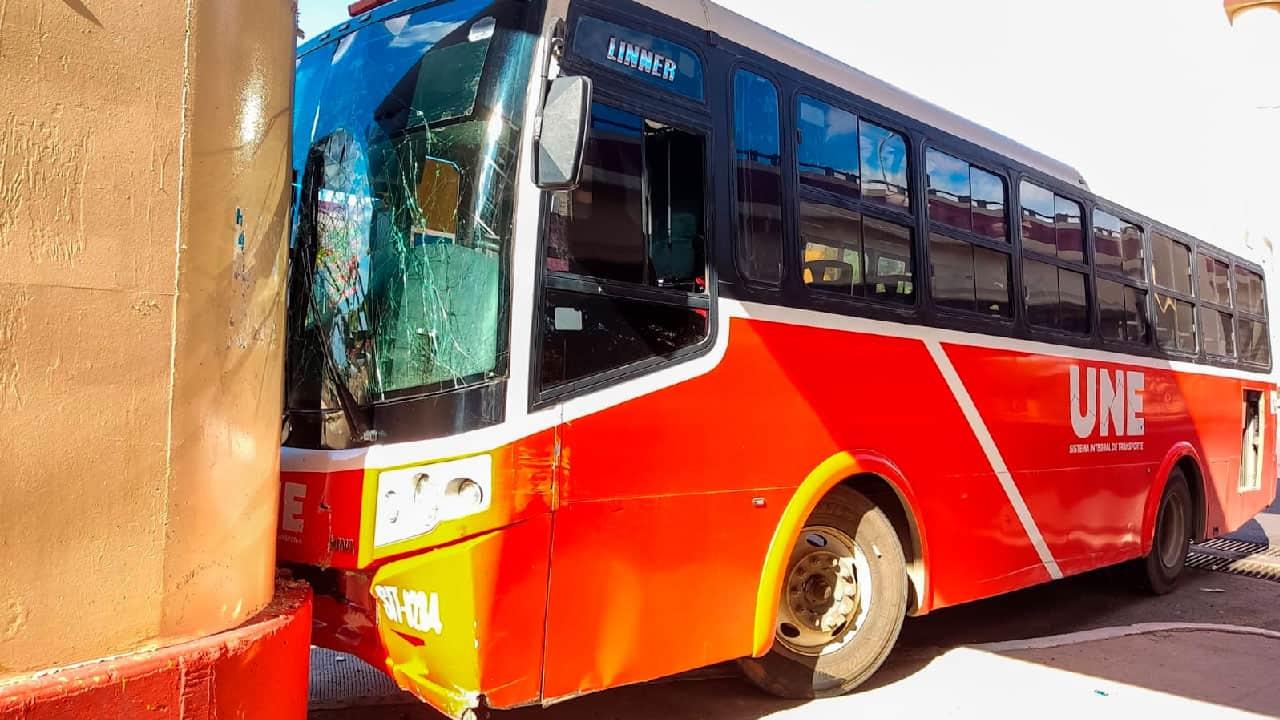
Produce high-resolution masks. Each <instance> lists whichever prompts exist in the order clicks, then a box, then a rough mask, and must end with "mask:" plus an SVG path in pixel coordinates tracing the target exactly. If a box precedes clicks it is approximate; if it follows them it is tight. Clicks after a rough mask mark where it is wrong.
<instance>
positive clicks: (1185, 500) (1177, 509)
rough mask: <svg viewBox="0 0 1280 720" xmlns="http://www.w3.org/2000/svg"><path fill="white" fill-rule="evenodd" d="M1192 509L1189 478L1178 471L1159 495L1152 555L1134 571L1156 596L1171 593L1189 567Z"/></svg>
mask: <svg viewBox="0 0 1280 720" xmlns="http://www.w3.org/2000/svg"><path fill="white" fill-rule="evenodd" d="M1192 507H1193V505H1192V502H1191V488H1190V486H1189V485H1188V484H1187V477H1186V475H1184V474H1183V472H1182V470H1181V469H1179V468H1175V469H1174V470H1173V472H1171V473H1169V481H1168V482H1167V483H1165V488H1164V494H1163V495H1161V496H1160V507H1159V508H1158V509H1157V511H1156V527H1155V531H1154V535H1153V537H1152V540H1151V552H1150V553H1149V554H1148V555H1147V556H1146V557H1145V558H1143V559H1142V560H1140V561H1139V564H1138V565H1137V567H1136V568H1135V569H1137V570H1138V571H1139V580H1140V582H1141V584H1142V586H1143V587H1144V588H1146V589H1147V590H1149V591H1151V592H1152V593H1154V594H1156V595H1167V594H1168V593H1170V592H1172V591H1173V589H1174V588H1175V587H1176V586H1177V584H1178V579H1179V578H1180V577H1182V571H1183V570H1184V569H1185V568H1186V564H1187V552H1188V551H1189V550H1190V548H1191V533H1192V532H1193V530H1192V528H1193V527H1194V523H1193V521H1192Z"/></svg>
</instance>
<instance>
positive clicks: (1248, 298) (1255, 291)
mask: <svg viewBox="0 0 1280 720" xmlns="http://www.w3.org/2000/svg"><path fill="white" fill-rule="evenodd" d="M1236 308H1237V309H1239V310H1243V311H1244V312H1247V313H1252V314H1254V315H1262V314H1263V313H1264V312H1266V286H1265V285H1264V283H1263V280H1262V276H1261V275H1259V274H1258V273H1255V272H1252V271H1249V270H1246V269H1244V268H1241V267H1237V268H1236Z"/></svg>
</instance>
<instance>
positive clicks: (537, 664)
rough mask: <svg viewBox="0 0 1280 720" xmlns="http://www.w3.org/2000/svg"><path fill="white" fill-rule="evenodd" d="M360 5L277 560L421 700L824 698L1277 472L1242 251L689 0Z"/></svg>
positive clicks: (330, 39) (325, 41) (327, 102)
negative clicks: (944, 626) (963, 621)
mask: <svg viewBox="0 0 1280 720" xmlns="http://www.w3.org/2000/svg"><path fill="white" fill-rule="evenodd" d="M366 5H373V6H375V7H372V8H368V7H366V8H362V12H363V13H364V14H361V15H359V16H358V17H356V18H354V19H353V20H352V21H350V22H349V23H347V24H345V25H343V26H340V27H338V28H335V29H334V30H332V31H330V32H329V33H327V34H325V35H323V36H320V37H318V38H316V39H315V40H313V41H312V42H310V43H308V44H307V45H305V46H304V47H303V48H301V49H300V52H299V55H300V57H299V61H298V71H297V73H298V74H297V90H296V107H295V118H294V128H295V136H296V139H295V145H294V167H295V172H296V183H295V187H296V193H295V200H296V202H295V213H294V217H295V220H294V222H295V229H294V235H293V243H292V271H291V272H292V278H291V283H290V292H289V312H288V316H289V322H288V338H289V340H288V343H289V355H288V358H289V359H288V377H287V408H288V413H287V418H286V428H285V443H284V444H285V448H284V451H283V458H282V464H283V468H282V492H283V516H282V518H281V523H280V543H279V555H280V558H281V561H282V562H283V563H285V564H287V565H289V566H291V567H292V568H293V569H294V571H295V572H296V574H297V575H298V576H300V577H303V578H306V579H307V580H308V581H310V582H311V583H312V584H313V585H314V587H315V589H316V593H317V601H316V611H315V612H316V642H317V643H319V644H323V645H327V646H329V647H333V648H337V649H340V650H346V651H349V652H352V653H355V654H357V655H359V656H361V657H363V658H365V659H367V660H368V661H370V662H371V663H373V664H375V665H377V666H378V667H381V668H384V669H385V670H386V671H387V672H388V673H390V674H391V675H392V676H394V678H395V679H396V680H397V681H398V683H399V684H400V685H401V686H403V687H405V688H407V689H408V690H411V691H412V692H414V693H416V694H417V695H418V697H420V698H422V699H423V700H425V701H426V702H429V703H431V704H432V705H434V706H436V707H437V708H439V709H441V710H443V711H444V712H446V713H448V714H450V715H452V716H454V717H463V716H469V715H474V714H475V713H477V712H480V711H483V710H484V709H486V708H510V707H516V706H521V705H528V704H538V703H542V704H549V703H553V702H556V701H558V700H562V699H566V698H571V697H574V696H577V695H580V694H582V693H587V692H591V691H595V690H600V689H604V688H610V687H615V686H619V685H623V684H627V683H636V682H641V681H645V680H649V679H652V678H656V677H659V676H664V675H668V674H671V673H676V672H679V671H683V670H686V669H689V668H695V667H699V666H705V665H708V664H711V663H716V662H720V661H725V660H731V659H741V665H742V666H743V668H744V669H745V671H746V674H747V676H748V677H749V678H750V679H751V680H753V681H754V682H756V683H757V684H759V685H760V686H761V687H762V688H764V689H766V690H768V691H771V692H774V693H777V694H779V695H783V696H788V697H815V696H823V695H831V694H837V693H843V692H846V691H849V690H851V689H853V688H854V687H856V686H857V685H858V684H859V683H861V682H862V681H863V680H865V679H866V678H867V677H869V676H870V675H871V674H872V673H873V672H874V671H875V670H876V668H877V667H878V666H879V665H880V664H881V662H882V661H883V660H884V658H885V657H886V655H887V654H888V653H889V651H890V649H891V648H892V646H893V644H894V642H895V639H896V637H897V635H898V632H899V630H900V628H901V626H902V622H903V618H904V616H907V615H923V614H925V613H929V612H931V611H934V610H937V609H939V608H944V607H948V606H952V605H956V604H959V603H965V602H969V601H973V600H977V599H980V598H986V597H990V596H993V595H997V594H1000V593H1005V592H1009V591H1011V590H1016V589H1019V588H1024V587H1027V586H1029V585H1034V584H1036V583H1042V582H1047V581H1049V580H1053V579H1056V578H1061V577H1064V576H1067V575H1073V574H1076V573H1081V572H1084V571H1087V570H1091V569H1094V568H1099V567H1102V566H1107V565H1112V564H1119V563H1129V564H1130V566H1131V567H1132V568H1133V569H1134V572H1135V574H1136V575H1137V576H1139V577H1140V578H1142V579H1144V580H1145V582H1146V583H1147V584H1148V585H1150V586H1151V587H1152V588H1153V589H1154V590H1156V591H1158V592H1165V591H1168V590H1169V589H1170V588H1171V587H1172V586H1173V584H1174V582H1175V581H1176V580H1177V579H1178V576H1179V574H1180V573H1181V572H1182V568H1183V560H1184V556H1185V554H1186V550H1187V545H1188V541H1189V540H1192V539H1198V538H1207V537H1212V536H1215V535H1218V534H1220V533H1224V532H1228V531H1230V530H1232V529H1234V528H1236V527H1238V526H1239V525H1241V524H1242V523H1243V522H1244V521H1246V520H1247V519H1248V518H1250V517H1251V516H1253V515H1254V514H1255V513H1256V512H1257V511H1259V510H1260V509H1262V508H1263V507H1265V506H1266V505H1267V504H1268V503H1269V501H1270V500H1271V499H1272V498H1274V497H1275V495H1276V480H1275V478H1276V444H1275V433H1274V428H1275V423H1276V415H1275V402H1276V395H1275V393H1276V385H1275V383H1274V382H1273V380H1272V378H1271V375H1270V370H1271V356H1270V342H1269V330H1268V323H1267V301H1266V297H1267V293H1266V289H1265V281H1264V277H1263V272H1262V269H1261V268H1260V266H1258V265H1256V264H1254V263H1251V262H1249V261H1248V260H1246V259H1244V258H1241V257H1237V256H1235V255H1232V254H1230V253H1228V252H1224V251H1222V250H1220V249H1218V248H1215V247H1213V246H1211V245H1209V244H1208V243H1205V242H1201V241H1200V240H1198V239H1197V238H1194V237H1190V236H1188V235H1187V234H1185V233H1182V232H1179V231H1177V230H1175V229H1173V228H1170V227H1168V226H1165V225H1162V224H1160V223H1159V222H1157V221H1155V220H1152V219H1151V218H1148V217H1144V216H1143V215H1141V214H1139V213H1136V212H1133V211H1131V210H1128V209H1126V208H1124V207H1121V206H1119V205H1117V204H1115V203H1112V202H1109V201H1107V200H1104V199H1102V198H1099V197H1097V196H1095V195H1094V194H1093V193H1091V192H1090V191H1089V189H1088V187H1087V185H1086V184H1085V182H1084V181H1083V179H1082V178H1081V176H1080V174H1079V173H1078V172H1076V171H1074V170H1073V169H1071V168H1070V167H1068V166H1066V165H1064V164H1062V163H1060V162H1057V161H1054V160H1052V159H1050V158H1048V157H1045V156H1043V155H1040V154H1038V153H1035V152H1033V151H1031V150H1029V149H1027V148H1025V147H1022V146H1020V145H1018V144H1016V143H1014V142H1012V141H1010V140H1008V139H1006V138H1004V137H1001V136H999V135H997V134H995V133H993V132H991V131H989V130H986V129H983V128H982V127H979V126H977V125H975V124H973V123H970V122H967V121H965V120H963V119H961V118H959V117H956V116H954V115H952V114H950V113H947V112H946V111H944V110H941V109H939V108H937V107H934V106H932V105H930V104H928V103H926V102H924V101H921V100H919V99H917V98H915V97H912V96H910V95H908V94H906V93H903V92H901V91H899V90H897V89H894V88H893V87H891V86H888V85H886V84H884V83H882V82H880V81H877V80H875V79H874V78H871V77H868V76H867V75H865V74H863V73H860V72H858V71H856V70H854V69H852V68H849V67H846V66H844V65H841V64H839V63H837V62H835V61H833V60H831V59H829V58H826V57H824V56H822V55H820V54H818V53H817V52H814V51H812V50H810V49H807V48H805V47H803V46H801V45H799V44H797V43H795V42H792V41H790V40H788V39H786V38H784V37H781V36H779V35H777V34H775V33H773V32H771V31H769V30H768V29H766V28H763V27H761V26H759V25H756V24H754V23H752V22H749V21H747V20H745V19H743V18H741V17H739V16H737V15H734V14H733V13H731V12H729V11H726V10H724V9H723V8H720V7H718V6H716V5H714V4H711V3H704V2H684V1H682V0H643V1H642V2H629V1H622V0H617V1H611V2H603V1H601V0H572V2H570V1H569V0H550V1H548V2H522V1H518V0H447V1H445V0H442V1H438V2H421V1H412V0H398V1H396V2H387V3H376V2H375V3H366ZM1010 90H1011V91H1018V90H1017V89H1014V88H1011V89H1010Z"/></svg>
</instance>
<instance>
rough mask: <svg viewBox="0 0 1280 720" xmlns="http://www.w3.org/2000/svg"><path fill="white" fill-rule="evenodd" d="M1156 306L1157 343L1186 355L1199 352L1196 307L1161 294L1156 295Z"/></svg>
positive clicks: (1166, 348)
mask: <svg viewBox="0 0 1280 720" xmlns="http://www.w3.org/2000/svg"><path fill="white" fill-rule="evenodd" d="M1155 304H1156V342H1157V343H1159V345H1160V347H1161V348H1163V349H1165V350H1175V351H1179V352H1185V353H1195V352H1197V351H1198V350H1199V345H1198V343H1197V341H1196V335H1197V333H1196V319H1195V315H1196V313H1195V306H1194V305H1192V304H1191V303H1189V302H1184V301H1182V300H1177V299H1174V298H1172V297H1169V296H1167V295H1162V294H1160V293H1156V295H1155Z"/></svg>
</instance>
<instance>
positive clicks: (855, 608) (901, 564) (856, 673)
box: [739, 487, 907, 699]
mask: <svg viewBox="0 0 1280 720" xmlns="http://www.w3.org/2000/svg"><path fill="white" fill-rule="evenodd" d="M906 608H907V568H906V560H905V559H904V557H903V553H902V546H901V544H900V543H899V541H898V534H897V532H896V531H895V530H894V528H893V525H892V523H890V522H889V519H888V518H887V517H886V516H885V514H884V513H883V512H882V511H881V510H880V508H878V507H876V506H875V505H874V504H873V503H872V502H871V501H870V500H868V499H867V498H866V497H865V496H863V495H862V494H860V493H858V492H855V491H853V490H850V489H849V488H845V487H837V488H835V489H834V490H832V491H831V493H830V494H828V495H827V496H826V497H825V498H823V499H822V502H820V503H818V507H817V508H815V509H814V511H813V514H812V515H810V516H809V519H808V521H807V522H806V523H805V528H804V530H802V531H801V532H800V538H799V540H798V541H797V542H796V546H795V548H794V549H793V550H792V553H791V558H790V560H789V562H788V564H787V570H786V575H785V576H784V580H783V584H782V597H781V599H780V602H779V607H778V620H777V625H776V626H775V629H774V633H775V634H774V643H773V648H772V649H771V650H770V651H769V653H768V654H766V655H765V656H764V657H761V658H745V659H743V660H741V661H739V664H740V666H741V667H742V670H743V673H744V674H745V675H746V676H747V678H748V679H749V680H751V682H753V683H755V684H756V685H757V686H759V687H760V688H762V689H763V690H765V691H766V692H769V693H772V694H774V695H777V696H779V697H784V698H793V699H808V698H815V697H829V696H833V695H843V694H845V693H847V692H850V691H851V690H853V689H854V688H856V687H857V686H859V685H861V684H862V683H863V682H865V681H866V680H867V679H868V678H870V677H871V675H872V674H873V673H875V671H876V670H877V669H879V667H880V665H881V664H882V663H883V662H884V660H885V658H886V657H888V655H889V651H890V650H892V649H893V645H894V643H895V642H897V639H898V633H899V632H900V631H901V630H902V622H903V618H904V617H905V616H906Z"/></svg>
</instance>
